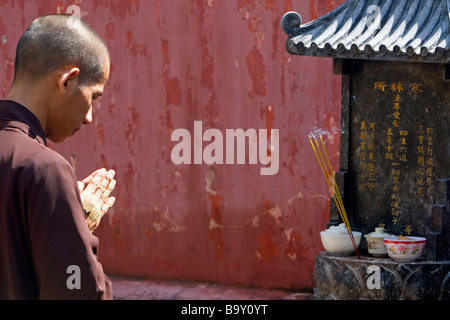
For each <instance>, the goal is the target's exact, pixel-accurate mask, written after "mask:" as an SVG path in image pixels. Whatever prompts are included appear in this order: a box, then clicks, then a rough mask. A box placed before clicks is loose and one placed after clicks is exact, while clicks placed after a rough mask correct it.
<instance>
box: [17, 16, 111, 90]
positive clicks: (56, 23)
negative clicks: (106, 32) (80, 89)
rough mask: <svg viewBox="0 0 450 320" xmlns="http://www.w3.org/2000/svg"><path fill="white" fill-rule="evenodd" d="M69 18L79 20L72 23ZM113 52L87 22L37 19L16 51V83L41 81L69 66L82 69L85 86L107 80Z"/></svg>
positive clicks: (80, 78) (63, 18) (59, 17)
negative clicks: (106, 65)
mask: <svg viewBox="0 0 450 320" xmlns="http://www.w3.org/2000/svg"><path fill="white" fill-rule="evenodd" d="M69 19H77V21H76V22H77V23H72V21H70V20H69ZM106 59H107V60H108V61H109V59H110V56H109V51H108V48H107V46H106V44H105V43H104V41H103V40H102V38H101V37H100V36H99V35H98V34H97V33H96V32H95V31H94V29H92V28H91V27H90V26H89V25H88V24H87V23H86V22H85V21H84V20H82V19H78V18H75V17H72V16H70V15H66V14H53V15H47V16H43V17H40V18H38V19H36V20H34V21H33V22H32V23H31V25H30V26H29V27H28V28H27V30H26V31H25V33H24V34H23V35H22V37H21V39H20V41H19V43H18V45H17V52H16V61H15V77H14V81H19V80H22V79H28V80H31V81H36V80H39V79H41V78H43V77H45V76H47V75H49V74H50V73H52V72H54V71H56V70H58V69H59V68H62V67H65V66H75V67H77V68H79V69H80V74H79V83H80V85H81V86H83V85H88V84H91V83H95V82H99V81H102V80H104V78H105V77H106V75H105V74H104V65H105V62H106V61H105V60H106Z"/></svg>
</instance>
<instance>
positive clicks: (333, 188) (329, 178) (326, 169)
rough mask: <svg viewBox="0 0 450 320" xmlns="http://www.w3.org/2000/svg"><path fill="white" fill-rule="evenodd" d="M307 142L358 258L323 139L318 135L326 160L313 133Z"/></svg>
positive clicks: (356, 248)
mask: <svg viewBox="0 0 450 320" xmlns="http://www.w3.org/2000/svg"><path fill="white" fill-rule="evenodd" d="M313 139H314V140H315V143H316V146H317V149H316V147H315V146H314V143H313ZM309 142H310V143H311V146H312V148H313V150H314V154H315V156H316V158H317V161H318V163H319V166H320V169H321V170H322V173H323V175H324V177H325V180H326V182H327V185H328V188H329V189H330V192H331V194H332V196H333V199H334V201H335V203H336V206H337V208H338V211H339V214H340V216H341V219H342V221H343V222H344V224H345V227H346V229H347V232H348V234H349V236H350V240H351V241H352V244H353V247H354V248H355V252H356V255H357V256H358V259H360V256H359V252H358V247H357V245H356V242H355V238H354V236H353V232H352V229H351V226H350V222H349V221H348V217H347V213H346V211H345V207H344V203H343V202H342V197H341V194H340V192H339V188H338V185H337V182H336V178H335V176H334V172H333V168H332V166H331V162H330V159H329V157H328V154H327V150H326V148H325V143H324V142H323V139H322V135H320V142H321V146H322V149H323V154H324V155H325V158H326V161H325V158H324V156H323V154H322V151H321V148H320V146H319V142H318V141H317V138H316V137H315V136H314V135H312V134H309Z"/></svg>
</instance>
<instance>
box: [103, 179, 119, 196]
mask: <svg viewBox="0 0 450 320" xmlns="http://www.w3.org/2000/svg"><path fill="white" fill-rule="evenodd" d="M115 187H116V180H114V179H113V180H111V181H110V182H109V184H108V187H107V188H106V190H105V191H104V192H103V195H102V197H103V198H108V197H109V196H110V195H111V193H112V192H113V191H114V188H115Z"/></svg>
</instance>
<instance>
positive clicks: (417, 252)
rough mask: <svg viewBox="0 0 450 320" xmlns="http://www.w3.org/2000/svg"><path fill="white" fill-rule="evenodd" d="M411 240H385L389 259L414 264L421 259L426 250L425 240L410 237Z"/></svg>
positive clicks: (389, 238)
mask: <svg viewBox="0 0 450 320" xmlns="http://www.w3.org/2000/svg"><path fill="white" fill-rule="evenodd" d="M408 238H409V239H411V240H399V239H398V237H388V238H384V245H385V246H386V249H387V253H388V255H389V257H391V258H392V259H393V260H395V261H398V262H413V261H416V260H417V258H419V257H420V256H421V255H422V253H423V249H424V248H425V242H426V239H425V238H421V237H409V236H408Z"/></svg>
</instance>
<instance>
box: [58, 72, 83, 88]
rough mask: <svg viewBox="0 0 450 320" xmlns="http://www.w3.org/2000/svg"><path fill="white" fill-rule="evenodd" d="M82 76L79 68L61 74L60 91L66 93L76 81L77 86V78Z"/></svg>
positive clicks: (59, 78) (59, 80)
mask: <svg viewBox="0 0 450 320" xmlns="http://www.w3.org/2000/svg"><path fill="white" fill-rule="evenodd" d="M79 74H80V69H79V68H71V69H64V70H62V71H61V72H60V74H59V77H58V86H59V89H60V90H61V91H62V92H64V91H66V90H67V89H69V85H70V84H72V82H73V81H74V80H75V82H76V83H75V84H78V79H77V76H78V75H79Z"/></svg>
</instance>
